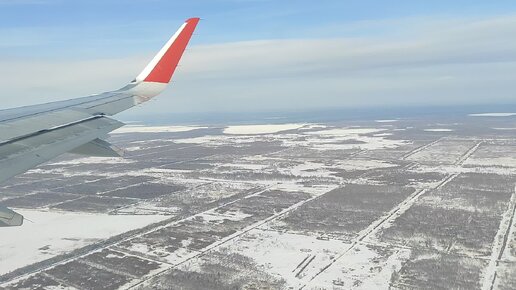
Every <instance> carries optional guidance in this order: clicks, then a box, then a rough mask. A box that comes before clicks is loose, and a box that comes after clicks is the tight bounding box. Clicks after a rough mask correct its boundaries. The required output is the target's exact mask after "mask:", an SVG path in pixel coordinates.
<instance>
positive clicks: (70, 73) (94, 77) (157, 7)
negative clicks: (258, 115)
mask: <svg viewBox="0 0 516 290" xmlns="http://www.w3.org/2000/svg"><path fill="white" fill-rule="evenodd" d="M193 16H199V17H201V18H203V19H204V20H203V21H202V22H201V23H200V24H199V27H198V31H197V33H196V34H195V35H194V39H193V40H192V43H191V46H190V48H189V50H188V51H187V53H186V55H185V56H184V58H183V60H182V62H181V67H180V69H178V70H177V71H176V75H175V76H174V79H173V84H172V86H171V88H169V89H168V90H167V91H166V92H165V93H163V95H162V96H160V97H159V98H158V99H157V100H156V101H153V102H151V103H149V104H146V105H144V106H143V108H139V109H133V110H132V111H130V112H129V113H126V116H130V115H131V114H133V113H137V114H138V115H139V114H141V113H155V112H157V113H165V112H170V113H186V112H241V111H244V112H247V111H249V112H252V111H281V110H290V111H292V110H311V109H321V108H340V107H355V106H360V107H362V106H382V105H389V106H405V105H447V104H483V103H493V104H495V103H516V37H515V36H516V1H503V0H498V1H486V0H481V1H476V0H467V1H466V0H454V1H450V0H442V1H441V0H432V1H426V0H425V1H418V0H404V1H401V0H398V1H396V0H389V1H385V0H378V1H373V0H357V1H346V0H334V1H324V0H322V1H313V0H312V1H304V0H300V1H287V0H284V1H280V0H276V1H272V0H270V1H269V0H197V1H196V0H188V1H187V0H184V1H170V0H148V1H143V0H123V1H122V0H101V1H94V0H88V1H66V0H0V39H1V41H0V76H1V78H0V85H1V86H2V92H1V93H0V100H1V101H2V107H5V108H7V107H13V106H19V105H26V104H33V103H41V102H47V101H50V100H59V99H65V98H71V97H78V96H84V95H88V94H92V93H98V92H102V91H106V90H111V89H116V88H119V87H121V86H123V85H124V84H125V83H126V82H127V81H130V80H131V79H133V78H134V77H135V76H136V75H137V74H138V73H139V72H140V70H141V69H143V67H144V66H145V64H146V63H147V62H148V61H149V60H150V59H151V58H152V56H153V55H154V54H155V53H156V52H157V51H158V50H159V48H160V47H161V45H162V44H163V43H164V42H165V41H166V40H167V39H168V38H169V37H170V35H171V34H172V33H174V32H175V30H176V29H177V28H178V27H179V26H180V25H181V23H182V22H183V20H185V19H186V18H189V17H193Z"/></svg>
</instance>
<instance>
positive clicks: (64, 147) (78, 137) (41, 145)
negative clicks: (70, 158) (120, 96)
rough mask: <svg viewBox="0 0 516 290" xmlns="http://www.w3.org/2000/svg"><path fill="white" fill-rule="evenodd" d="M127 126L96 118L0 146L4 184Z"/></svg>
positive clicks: (1, 175)
mask: <svg viewBox="0 0 516 290" xmlns="http://www.w3.org/2000/svg"><path fill="white" fill-rule="evenodd" d="M123 125H124V124H123V123H121V122H119V121H116V120H113V119H109V118H107V117H95V118H92V119H88V120H84V121H81V122H78V123H74V124H70V125H67V126H64V127H59V128H55V129H53V130H47V131H42V132H39V133H38V134H34V135H31V136H28V137H25V138H21V139H18V140H16V141H12V142H7V143H4V144H2V145H0V152H1V153H0V182H3V181H5V180H7V179H8V178H10V177H13V176H15V175H17V174H19V173H22V172H25V171H26V170H28V169H31V168H33V167H35V166H37V165H39V164H41V163H44V162H46V161H48V160H50V159H52V158H54V157H57V156H59V155H61V154H63V153H65V152H69V151H71V150H73V149H75V148H77V147H80V146H82V145H83V144H86V143H89V142H91V141H93V140H95V139H97V138H102V137H104V136H106V135H107V134H108V133H109V132H111V131H113V130H115V129H117V128H120V127H122V126H123Z"/></svg>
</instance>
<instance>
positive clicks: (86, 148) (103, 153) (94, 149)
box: [70, 139, 124, 157]
mask: <svg viewBox="0 0 516 290" xmlns="http://www.w3.org/2000/svg"><path fill="white" fill-rule="evenodd" d="M70 153H73V154H79V155H86V156H95V157H122V156H123V155H124V151H123V150H122V149H120V148H118V147H117V146H115V145H113V144H111V143H109V142H107V141H105V140H102V139H95V140H93V141H91V142H89V143H86V144H84V145H82V146H80V147H77V148H75V149H72V150H71V151H70Z"/></svg>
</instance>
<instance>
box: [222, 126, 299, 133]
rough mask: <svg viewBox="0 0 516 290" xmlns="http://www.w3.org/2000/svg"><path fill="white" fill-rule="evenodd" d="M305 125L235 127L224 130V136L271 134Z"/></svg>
mask: <svg viewBox="0 0 516 290" xmlns="http://www.w3.org/2000/svg"><path fill="white" fill-rule="evenodd" d="M305 125H306V124H269V125H237V126H229V127H227V128H226V129H224V134H230V135H254V134H272V133H278V132H281V131H287V130H294V129H299V128H302V127H304V126H305Z"/></svg>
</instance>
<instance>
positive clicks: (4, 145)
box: [0, 18, 199, 227]
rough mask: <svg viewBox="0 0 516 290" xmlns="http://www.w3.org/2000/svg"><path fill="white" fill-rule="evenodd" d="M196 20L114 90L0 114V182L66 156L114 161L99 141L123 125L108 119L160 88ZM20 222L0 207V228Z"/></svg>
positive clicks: (112, 151) (111, 148)
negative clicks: (121, 86)
mask: <svg viewBox="0 0 516 290" xmlns="http://www.w3.org/2000/svg"><path fill="white" fill-rule="evenodd" d="M198 21H199V19H198V18H191V19H188V20H187V21H186V22H185V23H184V24H183V25H182V26H181V28H180V29H179V30H178V31H177V32H176V34H174V35H173V36H172V38H171V39H170V40H169V41H168V42H167V43H166V44H165V46H164V47H163V48H162V49H161V50H160V52H159V53H158V54H157V55H156V56H155V57H154V59H153V60H152V61H151V63H149V65H147V67H146V68H145V69H144V71H143V72H142V73H140V75H138V77H137V78H136V79H135V80H134V81H133V82H131V83H130V84H128V85H127V86H125V87H123V88H121V89H119V90H116V91H112V92H106V93H102V94H98V95H92V96H88V97H83V98H76V99H71V100H66V101H59V102H53V103H47V104H41V105H34V106H26V107H20V108H14V109H7V110H0V183H2V182H4V181H6V180H7V179H9V178H11V177H13V176H15V175H18V174H20V173H23V172H25V171H27V170H29V169H31V168H34V167H35V166H37V165H39V164H42V163H44V162H47V161H49V160H51V159H53V158H55V157H57V156H59V155H61V154H63V153H67V152H71V153H78V154H85V155H91V156H120V155H121V154H120V153H121V152H120V150H117V148H116V147H115V146H113V145H111V144H109V143H108V142H107V141H105V140H103V139H104V138H105V137H106V136H107V135H108V133H109V132H111V131H113V130H115V129H117V128H119V127H121V126H123V125H124V124H123V123H121V122H119V121H117V120H114V119H112V118H110V116H112V115H114V114H117V113H119V112H122V111H124V110H127V109H129V108H131V107H133V106H135V105H138V104H140V103H142V102H145V101H147V100H149V99H151V98H153V97H154V96H156V95H158V94H159V93H160V92H161V91H163V90H164V89H165V87H166V86H167V84H168V83H169V81H170V79H171V77H172V74H173V73H174V70H175V68H176V66H177V64H178V62H179V60H180V58H181V56H182V54H183V52H184V50H185V48H186V45H187V44H188V41H189V40H190V38H191V36H192V34H193V31H194V29H195V27H196V25H197V23H198ZM0 194H1V192H0ZM22 223H23V217H22V216H21V215H19V214H17V213H16V212H14V211H12V210H11V209H8V208H6V207H3V206H0V227H2V226H18V225H21V224H22Z"/></svg>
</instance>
